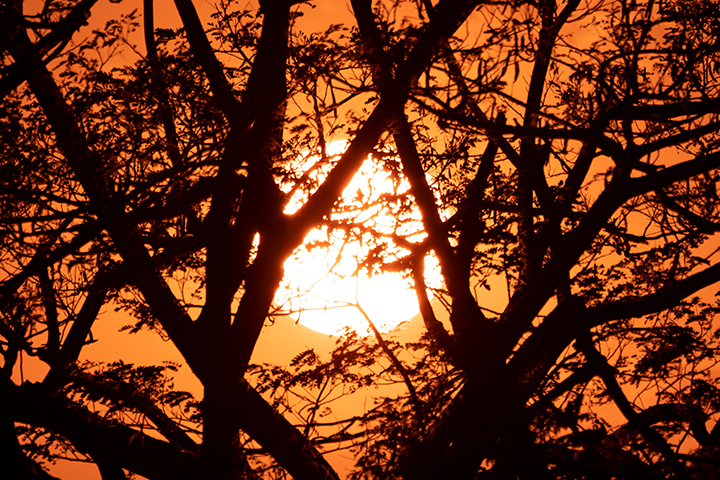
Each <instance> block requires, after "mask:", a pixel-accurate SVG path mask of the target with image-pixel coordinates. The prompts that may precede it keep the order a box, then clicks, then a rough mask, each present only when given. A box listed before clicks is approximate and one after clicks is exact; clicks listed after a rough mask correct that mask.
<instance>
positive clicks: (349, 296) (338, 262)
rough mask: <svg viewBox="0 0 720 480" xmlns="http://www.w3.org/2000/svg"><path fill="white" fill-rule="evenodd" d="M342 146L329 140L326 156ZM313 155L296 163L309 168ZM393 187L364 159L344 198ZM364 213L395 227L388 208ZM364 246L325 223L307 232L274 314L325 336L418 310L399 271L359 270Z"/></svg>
mask: <svg viewBox="0 0 720 480" xmlns="http://www.w3.org/2000/svg"><path fill="white" fill-rule="evenodd" d="M346 147H347V142H345V141H335V142H332V143H330V144H329V145H328V148H327V155H329V156H330V155H339V154H341V153H342V152H343V151H344V150H345V148H346ZM315 160H317V157H315V158H312V157H311V158H310V159H305V160H303V164H301V166H300V168H301V169H303V171H305V170H307V169H310V167H311V166H312V165H313V164H314V162H315ZM317 175H318V177H319V180H322V175H323V173H322V172H317ZM402 182H405V183H404V184H401V185H400V186H399V188H400V190H401V193H402V190H403V189H404V190H405V191H407V190H408V189H409V185H407V182H406V181H404V180H403V181H402ZM393 188H394V189H395V192H396V193H397V190H398V183H397V181H396V182H395V183H394V184H393V182H392V181H391V179H390V178H389V174H388V173H387V172H383V171H382V170H381V169H379V167H378V164H377V161H373V160H372V159H370V158H368V159H367V160H366V161H365V163H364V164H363V166H362V167H361V168H360V170H359V171H358V173H357V174H356V175H355V177H354V178H353V180H352V181H351V183H350V184H349V185H348V187H347V188H346V189H345V192H344V193H343V199H344V200H346V201H350V200H351V199H355V201H356V202H357V199H358V198H362V199H363V201H365V202H368V203H374V200H376V199H377V198H379V196H380V195H382V194H384V193H390V192H391V191H392V190H393ZM301 195H302V194H301V193H298V192H296V193H295V196H294V197H293V200H291V201H290V202H289V203H288V207H287V208H286V213H293V212H294V211H295V210H297V209H298V208H299V207H300V205H301V204H302V196H301ZM369 209H370V207H368V210H369ZM366 215H367V216H368V217H369V216H370V215H372V222H373V226H374V228H379V229H385V230H387V229H391V228H393V227H392V225H393V223H394V218H392V216H391V215H389V214H387V213H384V212H382V211H379V210H375V211H373V212H370V213H368V212H367V211H366V210H362V209H361V210H360V216H366ZM412 215H414V216H415V217H416V218H414V221H415V223H416V229H417V231H418V232H422V226H421V225H422V223H421V221H420V216H419V212H415V213H413V214H412ZM412 221H413V219H412V218H411V223H412ZM418 235H422V234H421V233H418ZM366 248H367V247H364V246H363V245H361V243H360V242H359V241H356V240H348V239H347V238H345V237H344V236H343V233H342V232H333V231H328V230H327V229H324V228H318V229H315V230H313V231H311V232H310V233H309V234H308V235H307V237H306V238H305V241H304V243H303V246H301V247H299V248H298V249H296V250H295V252H294V253H293V255H292V256H291V257H290V258H289V259H288V260H287V261H286V262H285V265H284V267H285V279H284V281H283V284H282V286H281V288H280V289H279V290H278V293H277V295H276V298H275V305H277V306H278V310H277V311H276V312H275V313H276V314H281V315H282V314H284V315H290V316H291V317H292V318H293V319H295V320H296V321H297V322H298V323H301V324H302V325H305V326H306V327H309V328H311V329H313V330H315V331H318V332H322V333H326V334H329V335H337V334H341V333H342V332H343V331H344V330H346V329H352V330H355V331H356V332H357V333H358V334H360V335H367V334H369V333H370V332H371V330H370V328H369V321H371V322H372V323H373V324H374V325H375V326H376V327H377V329H378V330H379V331H381V332H387V331H390V330H393V329H395V328H396V327H398V325H400V324H402V323H403V322H406V321H408V320H410V319H411V318H412V317H413V316H415V315H417V314H418V311H419V309H418V302H417V297H416V295H415V291H414V289H413V287H412V284H411V283H410V281H409V280H408V279H407V278H405V277H403V275H402V274H400V273H397V272H383V273H376V274H374V275H372V276H368V274H367V273H366V272H364V271H358V269H357V258H358V257H362V256H363V255H364V254H366V253H367V251H366V250H365V249H366ZM429 263H432V262H429ZM429 268H430V269H431V268H432V265H430V267H429ZM368 320H369V321H368Z"/></svg>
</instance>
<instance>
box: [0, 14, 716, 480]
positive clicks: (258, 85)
mask: <svg viewBox="0 0 720 480" xmlns="http://www.w3.org/2000/svg"><path fill="white" fill-rule="evenodd" d="M260 3H261V4H260V6H259V7H257V8H256V7H248V9H247V10H244V9H242V8H241V7H239V6H237V5H235V4H233V3H231V2H220V3H219V4H218V12H217V14H216V15H215V16H214V18H213V20H214V23H212V24H211V25H209V26H204V25H203V23H202V22H201V20H200V19H199V17H198V15H197V13H196V11H195V8H194V7H193V4H192V2H190V1H189V0H176V1H175V6H176V8H177V11H178V12H179V14H180V18H181V20H182V24H183V28H182V29H181V30H177V31H171V30H156V29H155V28H154V23H153V15H152V9H153V5H152V1H151V0H146V1H145V2H144V4H143V15H142V22H143V32H144V38H145V44H146V48H145V50H146V54H145V55H143V57H142V58H141V59H140V60H138V61H136V62H126V63H125V64H120V63H117V62H118V59H113V57H112V54H113V52H117V51H118V49H120V48H121V47H122V46H123V45H124V46H125V47H124V48H129V45H130V41H129V40H128V36H127V35H128V33H129V32H130V31H132V30H133V29H134V28H135V27H137V26H139V24H138V23H137V18H138V17H137V15H136V14H134V13H133V14H129V15H127V16H125V17H123V18H119V19H115V20H113V21H111V22H110V23H109V24H108V25H107V27H106V28H105V29H104V30H98V31H95V32H93V33H92V34H90V35H87V34H86V36H85V38H81V35H78V32H81V33H82V32H84V30H82V25H83V24H84V22H85V20H86V18H87V17H88V15H89V14H90V12H91V11H92V10H93V9H94V8H96V7H95V0H79V1H71V2H54V1H48V2H45V3H44V8H43V9H42V10H41V11H40V12H39V13H37V14H34V15H31V14H28V13H23V4H22V2H20V1H19V0H18V1H14V2H7V3H6V4H4V6H3V7H2V10H1V11H0V19H1V20H0V22H2V29H1V30H2V31H1V33H0V34H1V35H2V38H1V40H0V41H1V42H2V48H3V71H2V80H1V81H0V84H1V87H0V88H1V89H2V94H3V100H2V102H3V117H2V122H3V127H4V128H3V129H2V142H1V145H2V155H1V156H0V158H1V159H2V160H1V162H2V163H1V164H0V165H2V166H1V168H2V175H1V176H0V178H2V182H3V183H2V194H3V201H2V229H3V230H2V231H3V243H2V258H3V269H4V278H3V283H2V286H1V287H0V288H1V291H0V295H1V296H2V303H1V304H0V306H1V307H2V323H1V324H0V325H1V328H2V330H0V335H1V336H2V342H3V343H2V354H3V358H4V364H3V367H2V369H3V375H2V380H0V385H1V387H0V388H1V389H2V390H1V391H0V398H2V402H3V404H2V406H3V408H2V415H3V417H2V421H3V424H2V433H1V435H2V436H1V438H2V447H3V448H2V449H0V451H1V452H2V453H1V454H0V455H1V456H0V459H1V460H0V462H1V463H0V467H1V468H2V469H3V471H6V472H13V475H15V476H16V477H18V478H36V477H45V478H48V477H49V474H47V473H45V472H44V470H43V469H42V468H41V465H40V464H39V463H38V461H40V459H42V458H49V459H52V458H57V457H59V456H62V455H67V454H68V452H72V454H75V455H82V456H85V457H86V458H88V459H91V461H93V462H94V463H96V464H97V466H98V468H99V470H100V472H101V474H102V476H103V478H104V479H105V478H108V479H110V478H125V475H126V474H125V472H131V473H136V474H139V475H143V476H145V477H147V478H150V479H155V478H195V477H198V478H200V477H201V478H258V477H261V476H263V475H264V476H273V475H280V476H282V475H284V472H286V473H287V474H289V475H291V476H292V477H293V478H296V479H305V478H307V479H317V478H337V474H336V473H335V472H334V471H333V469H332V468H331V467H330V465H329V464H328V463H327V462H326V461H325V460H324V459H323V457H322V450H321V448H322V445H323V444H325V445H327V444H333V443H334V444H337V445H340V446H348V445H350V446H352V447H353V448H354V449H355V450H354V451H355V452H356V454H357V458H358V472H357V477H358V478H406V479H414V478H458V479H461V478H476V477H480V478H486V477H487V478H517V477H520V478H674V477H677V478H709V477H710V476H711V475H715V473H713V472H714V471H715V470H716V466H717V463H718V461H720V458H719V457H718V453H717V452H718V445H719V442H720V427H716V426H715V425H716V420H717V418H718V413H719V412H718V409H719V408H720V405H719V404H718V398H720V396H719V395H718V385H717V378H716V375H715V370H714V369H713V368H714V366H715V364H716V362H717V359H718V358H720V357H718V345H717V342H718V335H717V329H716V327H715V325H714V318H715V315H716V313H717V311H718V308H719V306H718V304H717V302H715V301H714V300H713V299H712V298H710V297H709V293H707V290H704V289H707V288H709V287H712V286H714V285H715V284H716V283H717V281H718V280H720V266H718V263H717V260H716V259H715V256H716V252H717V250H715V247H714V243H715V241H716V236H717V231H718V229H719V227H720V223H719V222H720V219H719V218H718V217H719V207H720V201H719V199H718V192H717V181H718V177H717V176H718V169H719V168H720V152H719V151H718V149H719V145H718V125H720V124H719V123H718V118H717V112H718V105H720V98H719V97H718V88H717V87H718V83H717V80H716V78H715V77H716V72H717V65H718V60H719V58H718V52H717V50H718V46H717V37H718V33H719V32H720V16H719V15H718V13H717V12H718V5H717V3H716V2H714V1H711V0H691V1H685V0H676V1H663V2H656V1H652V0H651V1H648V2H636V1H633V2H624V1H619V0H606V1H602V0H600V1H597V2H591V1H588V2H581V1H580V0H570V1H568V2H566V3H556V2H554V1H548V0H538V1H528V2H487V3H486V2H472V1H466V0H455V1H449V0H441V1H440V2H437V3H436V4H433V3H432V2H427V1H422V2H420V1H417V2H415V1H413V2H409V1H408V2H376V3H373V2H369V1H366V0H353V1H352V2H351V4H352V5H351V6H352V13H353V15H354V19H355V22H356V23H355V24H353V25H339V26H338V25H333V26H331V27H330V28H329V29H328V30H326V31H324V32H321V33H318V32H315V33H303V32H301V31H299V30H298V29H297V28H295V27H294V25H295V24H296V23H295V22H296V20H297V18H298V16H299V15H300V14H301V13H303V12H307V11H309V6H308V5H307V4H305V3H303V2H295V1H291V0H264V1H262V2H260ZM113 62H115V63H113ZM337 138H347V139H348V141H349V143H348V147H347V149H346V151H345V152H344V153H343V154H342V155H339V156H332V155H328V154H327V145H328V143H329V142H330V141H331V140H333V139H337ZM313 155H315V157H313ZM368 155H370V156H371V158H372V159H373V162H374V163H375V164H376V165H377V166H378V168H383V169H385V170H386V171H389V172H390V173H391V174H392V175H393V178H394V179H395V181H396V182H397V184H398V185H399V184H400V183H401V182H403V181H406V182H408V184H409V189H407V191H405V190H403V189H402V188H397V189H395V191H394V192H392V193H388V194H385V195H382V196H380V197H379V199H378V200H377V206H378V209H379V210H378V211H383V212H390V213H391V214H392V215H394V218H395V219H396V222H395V224H394V226H393V228H390V229H388V228H385V227H383V228H380V227H378V226H377V225H376V224H375V223H373V222H372V221H368V220H367V218H366V217H362V216H358V215H355V213H357V212H358V210H361V209H363V208H366V207H367V205H364V204H363V201H362V200H363V199H362V198H357V199H354V200H350V201H344V202H340V201H339V199H340V197H341V194H342V192H343V190H344V188H345V186H346V185H347V184H348V182H349V181H350V179H351V178H352V176H353V175H354V174H355V172H356V171H357V170H358V168H359V167H360V165H361V164H362V163H363V162H364V161H365V159H366V158H368ZM301 158H315V161H314V163H312V165H311V166H310V167H308V166H307V165H306V163H307V162H304V161H299V160H298V159H301ZM296 198H300V199H301V200H300V203H301V206H299V208H298V209H297V210H296V211H294V212H293V213H286V212H287V209H286V207H287V206H288V204H289V202H290V201H291V200H292V199H296ZM417 211H419V214H420V216H421V221H419V220H418V218H417V215H416V214H414V213H413V212H417ZM319 226H322V227H324V228H326V229H327V231H332V230H342V231H343V232H344V233H345V235H346V237H347V238H355V239H358V240H359V241H362V242H364V244H365V245H366V246H367V250H366V251H367V255H366V256H365V258H362V259H360V261H359V266H358V268H359V269H365V270H367V271H370V272H373V271H377V270H382V269H394V270H399V271H403V272H406V274H407V275H408V277H409V278H411V279H412V281H413V282H414V285H415V289H416V292H417V295H418V301H419V305H420V310H421V313H422V317H423V321H424V323H425V326H426V329H427V334H426V336H425V337H424V339H422V340H421V341H420V342H419V343H416V344H412V345H408V346H405V347H403V346H401V345H398V344H397V343H394V342H392V341H389V340H386V339H384V338H383V336H382V335H381V334H380V333H379V332H376V337H377V342H371V341H370V340H367V339H362V338H359V337H357V336H355V335H352V334H349V335H348V336H347V337H346V338H345V339H344V340H343V341H342V342H341V343H340V344H339V347H338V350H336V351H335V352H334V353H333V354H332V356H331V358H330V360H329V361H324V360H323V359H322V358H321V357H320V356H318V355H316V354H315V352H312V351H309V352H305V353H304V354H302V355H300V356H298V357H297V358H296V359H295V360H294V361H293V364H292V365H291V367H290V369H289V370H285V369H282V368H278V367H274V368H273V367H268V366H250V365H249V361H250V356H251V353H252V350H253V347H254V345H255V342H256V341H257V339H258V336H259V335H260V332H261V329H262V326H263V324H264V323H265V321H266V318H267V317H268V315H269V314H271V313H273V312H274V311H275V310H274V309H275V308H276V307H277V306H276V305H274V304H273V299H274V297H275V292H276V290H277V288H278V285H279V283H280V281H281V280H282V277H283V262H284V261H285V259H286V258H288V256H289V255H290V254H291V253H292V252H293V250H294V249H296V248H297V247H299V246H300V245H302V243H303V240H304V238H305V236H306V235H307V233H308V232H309V231H310V230H311V229H313V228H315V227H319ZM428 255H434V256H435V257H436V258H437V260H438V262H439V265H440V269H441V272H442V277H443V280H444V286H443V287H442V288H435V289H434V294H435V296H436V298H437V299H439V301H440V302H441V303H442V304H443V305H444V306H445V307H446V308H447V311H448V313H449V318H448V320H447V322H443V320H442V318H438V310H437V309H433V305H432V304H431V299H430V297H429V295H428V288H426V280H427V279H426V278H424V263H425V261H426V260H427V258H428ZM104 305H111V306H115V307H118V308H124V309H126V310H128V311H129V312H131V313H132V314H133V315H134V318H135V319H136V323H135V324H134V325H131V326H129V328H131V329H151V330H155V331H157V332H158V334H160V335H163V336H166V337H167V338H168V339H169V340H170V341H172V342H173V344H174V345H175V346H176V347H177V349H178V350H179V352H180V353H181V354H182V356H183V357H184V359H185V361H186V362H187V365H188V366H189V367H190V368H191V369H192V371H193V373H194V374H195V375H196V376H197V377H198V379H199V380H200V381H201V382H202V384H203V387H204V392H203V398H202V402H200V403H198V402H197V401H195V400H194V399H193V398H192V396H191V395H190V394H188V393H185V392H177V391H174V390H172V389H170V388H169V387H168V385H167V384H166V382H165V380H164V378H165V376H164V369H163V367H161V366H154V367H153V366H150V367H136V366H133V365H127V364H124V363H117V364H112V365H88V364H82V363H78V361H77V360H78V358H79V355H80V352H81V350H82V348H83V346H84V345H85V344H86V342H87V341H88V335H89V334H90V328H91V326H92V324H93V322H94V321H95V320H96V319H97V318H98V316H99V315H100V312H101V309H102V308H103V306H104ZM21 353H23V354H25V355H32V356H34V357H37V358H38V359H39V360H40V361H42V362H44V363H45V364H46V365H47V366H48V368H49V371H48V373H47V375H46V376H45V378H44V379H43V380H42V381H41V382H38V383H30V382H22V383H20V382H16V381H14V379H13V378H12V372H13V368H14V367H15V364H16V362H17V361H18V358H22V356H21V355H20V354H21ZM380 353H382V355H380ZM381 357H382V358H381ZM382 362H385V363H382ZM381 364H382V365H384V368H383V369H382V370H381V371H380V373H379V374H378V373H373V370H371V369H369V368H368V367H370V366H373V365H381ZM170 368H173V367H172V366H170ZM375 371H377V370H375ZM381 380H383V381H386V380H390V381H395V382H398V383H399V384H400V385H401V386H404V387H405V389H406V390H405V393H404V394H402V395H399V396H397V397H394V398H385V399H383V400H380V401H379V402H378V404H377V405H376V406H375V407H374V408H372V409H370V410H369V411H367V412H365V413H364V414H363V415H361V416H360V417H359V418H353V419H348V420H347V421H346V422H340V423H339V424H338V425H336V426H335V427H336V431H335V433H332V434H327V433H326V430H327V428H328V427H327V426H323V424H322V422H320V421H318V419H317V418H318V416H317V415H315V413H316V412H317V411H318V408H319V407H320V406H321V402H320V396H318V397H317V398H316V399H315V400H312V399H310V400H309V401H310V407H308V405H302V406H300V407H298V406H297V405H289V404H287V403H283V401H282V399H283V398H286V396H287V395H290V394H291V393H292V392H293V389H295V388H297V387H305V388H312V387H316V386H317V387H322V386H328V388H332V387H334V386H339V387H348V388H359V387H362V386H366V385H368V384H373V383H374V382H375V383H376V382H379V381H381ZM263 395H264V396H263ZM313 401H314V403H313ZM298 408H302V409H307V408H310V410H309V411H310V412H311V414H310V415H307V416H304V417H302V418H304V419H305V420H304V422H305V423H304V424H303V425H299V426H298V425H293V424H292V423H291V422H290V421H289V420H287V418H290V417H289V416H283V415H280V413H279V412H281V411H283V410H282V409H285V410H286V411H285V413H289V412H290V411H291V410H292V409H298ZM306 411H307V410H306ZM148 426H150V427H149V428H150V430H153V433H152V434H149V433H147V432H149V431H150V430H148ZM240 433H242V435H240ZM19 438H20V440H19ZM258 446H260V448H258ZM268 456H269V458H270V459H271V460H270V464H268V461H267V457H268ZM268 465H271V466H272V465H276V466H277V468H274V467H273V468H271V469H267V467H268Z"/></svg>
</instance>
